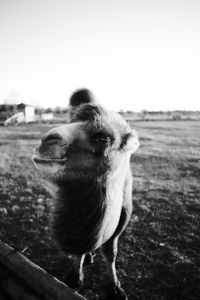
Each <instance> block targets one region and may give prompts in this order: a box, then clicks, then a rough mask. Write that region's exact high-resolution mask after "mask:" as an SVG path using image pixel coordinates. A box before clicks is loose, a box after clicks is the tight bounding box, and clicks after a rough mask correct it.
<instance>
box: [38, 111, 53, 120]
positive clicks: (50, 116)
mask: <svg viewBox="0 0 200 300" xmlns="http://www.w3.org/2000/svg"><path fill="white" fill-rule="evenodd" d="M53 119H54V115H53V113H52V112H50V113H43V114H41V120H42V121H45V122H48V121H51V120H53Z"/></svg>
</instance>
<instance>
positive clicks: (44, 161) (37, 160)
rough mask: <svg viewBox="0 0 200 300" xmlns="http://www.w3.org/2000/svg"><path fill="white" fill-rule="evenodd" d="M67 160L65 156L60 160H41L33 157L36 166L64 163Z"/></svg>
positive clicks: (41, 158) (36, 156) (38, 157)
mask: <svg viewBox="0 0 200 300" xmlns="http://www.w3.org/2000/svg"><path fill="white" fill-rule="evenodd" d="M67 160H68V159H67V157H66V156H64V157H62V158H43V157H40V156H38V155H33V161H34V162H35V163H36V164H48V163H52V162H55V163H63V162H66V161H67Z"/></svg>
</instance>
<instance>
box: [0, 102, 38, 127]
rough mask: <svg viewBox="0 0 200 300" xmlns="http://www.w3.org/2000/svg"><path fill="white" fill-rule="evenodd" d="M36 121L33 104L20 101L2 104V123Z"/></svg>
mask: <svg viewBox="0 0 200 300" xmlns="http://www.w3.org/2000/svg"><path fill="white" fill-rule="evenodd" d="M34 121H35V108H34V107H33V106H31V105H26V104H24V103H20V104H17V105H13V104H3V105H0V124H1V125H10V124H19V123H31V122H34Z"/></svg>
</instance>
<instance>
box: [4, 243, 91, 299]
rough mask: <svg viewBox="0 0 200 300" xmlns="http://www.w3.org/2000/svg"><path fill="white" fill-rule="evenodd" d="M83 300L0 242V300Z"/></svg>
mask: <svg viewBox="0 0 200 300" xmlns="http://www.w3.org/2000/svg"><path fill="white" fill-rule="evenodd" d="M5 299H12V300H15V299H16V300H17V299H20V300H86V299H85V298H84V297H82V296H81V295H79V294H78V293H76V292H74V291H73V290H71V289H70V288H69V287H68V286H67V285H65V284H64V283H63V282H61V281H59V280H58V279H57V278H55V277H53V276H52V275H50V274H49V273H47V272H46V271H45V270H43V269H42V268H40V267H39V266H38V265H36V264H34V263H33V262H31V261H30V260H29V259H28V258H26V257H25V256H24V255H22V254H21V253H20V252H18V251H16V250H14V249H13V248H12V247H10V246H8V245H7V244H5V243H3V242H2V241H0V300H5Z"/></svg>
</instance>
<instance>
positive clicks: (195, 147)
mask: <svg viewBox="0 0 200 300" xmlns="http://www.w3.org/2000/svg"><path fill="white" fill-rule="evenodd" d="M132 125H133V126H134V127H135V128H136V130H137V131H138V134H139V139H140V144H141V145H140V148H139V149H138V151H137V153H136V154H135V155H134V156H133V157H132V160H131V166H132V171H133V178H134V186H133V203H134V212H133V215H132V219H131V221H130V223H129V225H128V227H127V230H126V232H124V234H123V235H122V236H121V238H120V245H119V254H118V261H117V269H118V274H119V277H120V279H121V282H122V286H123V287H124V289H125V290H126V291H127V294H128V296H129V299H130V300H136V299H141V300H146V299H148V300H179V299H181V300H197V299H200V183H199V182H200V122H190V121H185V122H136V123H134V124H132ZM50 127H51V126H50V125H32V126H31V125H30V126H28V125H27V126H18V127H6V128H4V127H0V239H1V240H2V241H4V242H6V243H8V244H9V245H11V246H13V247H15V248H16V249H19V250H24V254H25V255H26V256H27V257H28V258H30V259H31V260H32V261H33V262H35V263H37V264H39V265H40V266H41V267H43V268H44V269H46V270H47V271H48V272H50V273H51V274H52V275H54V276H56V277H58V278H59V279H61V280H62V279H63V278H64V275H65V274H66V272H67V270H68V268H69V265H70V258H69V257H67V256H65V255H63V253H61V252H60V250H59V249H58V248H57V246H56V244H55V242H54V241H53V239H52V237H51V229H50V227H49V223H48V220H49V218H50V211H51V206H52V199H51V197H50V195H49V194H48V192H47V191H46V189H45V188H44V186H43V180H42V179H41V177H40V174H39V173H38V172H37V170H35V168H34V166H33V164H32V161H31V156H32V154H33V149H34V147H35V146H36V145H37V144H38V142H39V139H40V137H41V136H42V134H43V133H44V132H46V131H47V130H49V129H50ZM105 282H106V277H105V264H104V262H103V259H102V257H101V251H100V250H99V251H98V252H97V256H96V258H95V263H94V264H93V265H91V266H86V267H85V282H84V286H83V289H82V290H81V294H82V295H84V296H85V297H86V298H87V299H88V300H95V299H96V300H97V299H98V300H100V299H104V298H105V290H104V287H105Z"/></svg>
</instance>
